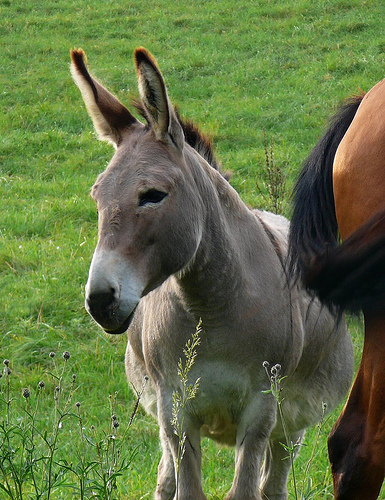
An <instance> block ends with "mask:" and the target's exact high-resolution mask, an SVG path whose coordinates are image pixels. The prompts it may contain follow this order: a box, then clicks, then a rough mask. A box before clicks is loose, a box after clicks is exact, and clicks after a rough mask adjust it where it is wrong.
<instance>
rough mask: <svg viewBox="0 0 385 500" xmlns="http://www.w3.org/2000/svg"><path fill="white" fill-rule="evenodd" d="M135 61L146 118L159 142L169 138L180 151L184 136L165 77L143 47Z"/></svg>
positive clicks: (140, 48)
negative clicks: (169, 95) (168, 93)
mask: <svg viewBox="0 0 385 500" xmlns="http://www.w3.org/2000/svg"><path fill="white" fill-rule="evenodd" d="M134 60H135V66H136V71H137V75H138V84H139V93H140V97H141V99H142V103H143V106H144V110H145V112H146V117H147V119H148V122H149V124H150V126H151V128H152V129H153V130H154V132H155V136H156V138H157V139H158V140H159V141H165V140H167V139H168V138H170V139H171V140H172V142H173V143H174V144H175V145H176V146H177V147H178V148H180V149H182V148H183V144H184V134H183V130H182V127H181V125H180V123H179V121H178V119H177V117H176V115H175V113H174V109H173V106H172V104H171V102H170V99H169V97H168V95H167V90H166V85H165V83H164V79H163V76H162V74H161V72H160V70H159V68H158V65H157V63H156V60H155V58H154V57H153V56H152V55H151V54H150V52H148V50H146V49H144V48H143V47H139V48H137V49H136V50H135V53H134Z"/></svg>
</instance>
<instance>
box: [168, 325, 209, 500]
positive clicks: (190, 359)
mask: <svg viewBox="0 0 385 500" xmlns="http://www.w3.org/2000/svg"><path fill="white" fill-rule="evenodd" d="M201 332H202V321H201V320H199V323H198V325H197V327H196V330H195V332H194V333H193V334H192V337H191V339H189V340H188V341H187V343H186V346H185V348H184V349H183V354H184V358H185V359H184V361H183V360H182V358H181V359H180V360H179V362H178V377H179V380H180V389H179V390H177V391H174V392H173V394H172V418H171V425H172V426H173V429H174V432H175V434H176V436H177V437H178V443H179V445H178V455H177V458H176V461H175V469H176V492H177V493H176V498H177V499H178V491H179V472H180V465H181V462H182V460H183V456H184V453H185V450H186V432H185V408H186V405H187V404H188V402H189V401H191V400H192V399H194V398H195V396H196V394H197V392H198V389H199V382H200V378H198V379H197V380H196V381H195V382H194V383H193V384H189V380H188V377H189V374H190V371H191V369H192V367H193V366H194V363H195V358H196V356H197V351H196V348H197V347H198V346H199V345H200V343H201V339H200V335H201Z"/></svg>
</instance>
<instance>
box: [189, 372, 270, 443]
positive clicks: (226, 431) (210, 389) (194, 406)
mask: <svg viewBox="0 0 385 500" xmlns="http://www.w3.org/2000/svg"><path fill="white" fill-rule="evenodd" d="M194 368H195V370H194V373H193V374H192V375H191V377H189V379H190V380H191V381H194V380H196V378H197V377H195V374H197V375H198V376H199V377H200V385H199V390H198V392H197V394H196V398H195V400H194V401H192V402H191V406H190V411H191V414H192V415H193V417H196V418H197V419H198V420H199V421H200V422H202V427H201V435H202V436H205V437H209V438H210V439H213V440H214V441H217V442H218V443H221V444H226V445H229V446H234V445H235V441H236V434H237V428H238V425H239V424H240V422H241V421H242V418H243V415H244V413H245V411H246V410H247V408H248V407H249V406H250V405H255V402H256V400H257V399H260V400H261V403H260V404H263V398H264V397H266V396H265V395H264V394H262V393H261V386H262V384H258V385H259V390H255V388H254V387H253V386H254V384H253V385H252V384H251V383H250V380H252V379H253V378H254V377H252V376H250V375H251V374H248V373H247V372H246V371H242V369H240V367H239V366H237V367H231V365H229V364H228V363H220V362H209V363H202V364H199V363H197V366H196V367H194ZM194 377H195V378H194Z"/></svg>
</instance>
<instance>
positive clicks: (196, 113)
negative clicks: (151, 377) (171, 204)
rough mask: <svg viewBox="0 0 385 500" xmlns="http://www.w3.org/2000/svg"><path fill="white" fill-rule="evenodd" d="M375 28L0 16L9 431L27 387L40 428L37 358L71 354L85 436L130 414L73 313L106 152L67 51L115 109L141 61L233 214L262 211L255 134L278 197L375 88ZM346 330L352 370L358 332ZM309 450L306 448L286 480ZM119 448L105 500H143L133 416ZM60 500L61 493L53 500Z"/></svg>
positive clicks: (264, 11)
mask: <svg viewBox="0 0 385 500" xmlns="http://www.w3.org/2000/svg"><path fill="white" fill-rule="evenodd" d="M384 14H385V4H384V3H383V2H381V1H374V0H367V1H362V0H349V1H345V0H321V1H319V2H314V1H313V2H312V1H309V0H294V1H293V0H291V1H276V0H266V1H251V0H248V1H243V0H241V1H237V2H234V1H227V0H224V1H206V0H196V1H191V0H190V1H180V2H169V1H159V0H151V1H147V0H141V1H139V0H130V1H124V2H123V1H121V0H118V1H114V0H106V1H95V2H92V3H91V2H88V1H86V0H78V1H76V2H74V1H73V0H66V1H64V0H57V1H53V0H47V1H44V2H34V1H32V0H12V1H9V0H1V1H0V15H1V19H2V21H1V26H0V29H1V43H2V64H1V65H0V78H1V93H0V100H1V107H0V113H1V119H0V137H1V140H0V148H1V149H0V158H1V162H0V289H1V296H2V299H1V306H0V307H1V314H0V328H1V342H0V359H5V358H7V359H9V360H10V367H11V370H12V375H11V388H12V391H14V394H15V397H16V396H17V400H15V401H14V402H13V403H12V404H11V409H12V408H13V407H14V416H15V417H16V415H17V414H18V413H17V411H16V408H17V405H19V404H20V405H23V404H24V403H23V401H22V400H21V401H19V399H20V398H19V395H20V392H21V389H22V388H24V387H31V390H32V388H33V390H35V389H34V388H35V387H36V384H37V382H38V381H39V380H41V379H44V380H46V382H47V384H46V392H45V393H44V394H45V395H43V403H44V405H43V408H46V410H43V414H44V418H48V417H49V416H50V415H51V412H54V406H55V403H54V402H53V398H52V394H53V392H52V391H54V385H55V384H54V380H57V379H54V378H53V377H52V375H50V374H49V373H52V371H53V367H52V358H50V357H49V353H50V352H51V351H55V352H56V353H57V358H56V359H59V357H60V356H59V355H60V354H61V353H62V352H63V351H69V352H70V353H71V358H70V359H69V360H68V363H67V364H66V370H68V377H69V379H70V377H71V374H72V373H75V374H76V375H77V382H76V384H77V385H76V392H75V395H74V398H73V401H75V398H76V401H79V402H81V411H82V418H83V424H84V427H85V428H86V429H89V428H90V426H91V425H94V426H96V427H97V428H98V429H100V432H103V429H107V430H106V431H105V432H107V433H108V432H110V431H109V426H110V422H109V419H110V404H111V399H109V398H108V396H109V395H114V394H115V392H117V396H116V411H117V413H118V415H119V419H120V421H121V422H126V423H127V422H128V419H129V416H130V414H131V411H132V407H133V404H134V400H135V398H134V396H133V394H132V392H131V391H130V390H129V388H128V387H127V384H126V381H125V376H124V365H123V353H124V348H125V338H124V336H121V337H119V338H110V337H107V336H106V335H104V334H103V333H102V331H101V330H100V329H99V328H98V327H97V326H96V325H95V324H94V323H93V322H92V321H91V320H90V318H89V317H88V316H87V314H86V313H85V311H84V308H83V300H84V299H83V290H84V285H85V282H86V279H87V272H88V266H89V263H90V259H91V256H92V252H93V249H94V246H95V242H96V224H97V220H96V219H97V217H96V211H95V207H94V204H93V202H92V201H91V200H90V197H89V189H90V187H91V186H92V184H93V182H94V179H95V177H96V175H97V174H98V173H99V172H101V171H102V170H103V169H104V168H105V166H106V164H107V162H108V161H109V159H110V157H111V155H112V151H111V149H110V147H109V146H108V145H106V144H102V143H99V142H97V141H96V139H95V135H94V132H93V130H92V124H91V121H90V120H89V118H88V115H87V113H86V111H85V108H84V106H83V103H82V101H81V98H80V94H79V92H78V90H77V89H76V87H75V85H74V84H73V82H72V80H71V78H70V74H69V69H68V66H69V50H70V48H71V47H82V48H83V49H84V50H85V51H86V52H87V55H88V59H89V65H90V67H91V69H92V71H93V73H94V74H95V75H96V76H97V77H98V78H99V79H100V80H102V81H103V82H104V83H105V84H106V86H107V87H108V88H109V89H110V90H111V91H113V92H114V93H115V94H116V95H118V97H119V98H120V99H121V100H122V101H123V102H126V103H128V101H129V97H130V96H131V95H136V79H135V72H134V69H133V63H132V52H133V50H134V48H135V47H136V46H138V45H143V46H145V47H146V48H148V49H149V50H150V51H151V52H152V53H153V54H154V55H155V56H156V57H157V59H158V62H159V64H160V66H161V68H162V71H163V73H164V75H165V78H166V81H167V84H168V88H169V93H170V96H171V98H172V99H173V101H174V102H175V103H178V104H179V106H180V109H181V112H182V114H183V115H186V116H188V117H190V118H192V119H193V120H195V121H196V122H197V123H199V124H201V126H202V128H203V130H204V131H206V132H208V133H210V134H212V135H213V137H214V139H215V144H216V147H217V152H218V156H219V158H220V159H221V160H222V163H223V167H224V169H225V170H231V171H232V172H233V178H232V184H233V186H234V187H235V188H236V189H237V190H238V192H239V193H240V194H241V196H242V198H243V199H244V200H245V202H246V203H248V204H250V205H252V206H255V207H264V206H266V200H265V198H264V197H263V196H261V195H260V192H259V190H258V188H257V187H256V181H259V184H260V183H261V176H263V170H264V167H265V152H264V147H263V131H264V130H266V135H267V140H268V142H269V143H271V144H272V147H273V152H274V158H275V162H276V163H277V164H278V165H279V166H281V167H282V168H283V169H284V171H285V172H286V174H287V178H288V181H287V190H288V192H289V191H290V188H291V185H292V182H293V180H294V179H295V176H296V173H297V172H298V170H299V167H300V164H301V162H302V161H303V160H304V158H305V157H306V155H307V154H308V152H309V151H310V149H311V147H312V146H313V145H314V144H315V143H316V141H317V139H318V137H319V136H320V134H321V133H322V130H323V127H324V125H325V123H326V120H327V118H328V117H329V116H330V115H331V114H332V113H333V110H334V107H335V105H336V104H337V103H338V102H340V101H341V100H342V99H343V98H344V97H346V96H348V95H350V94H351V93H355V92H357V91H359V89H364V90H369V89H370V87H371V86H373V85H374V84H375V83H376V82H377V81H379V80H380V79H381V78H382V77H383V75H384V73H385V64H384V59H385V54H384V49H385V34H384V30H383V28H384V24H383V23H384V21H383V19H384V18H385V16H384ZM286 202H287V203H286V205H285V206H286V214H287V215H289V213H290V208H289V206H290V204H289V203H288V197H287V199H286ZM352 330H353V334H354V337H355V342H356V345H357V356H358V355H359V352H360V346H361V330H360V325H359V324H357V323H354V324H353V325H352ZM57 370H59V371H58V372H55V373H61V372H60V370H61V365H60V363H59V361H58V368H57ZM47 372H48V373H47ZM66 374H67V372H66ZM56 376H57V377H58V375H56ZM64 381H65V380H64V379H63V383H64ZM69 386H70V382H68V383H67V386H66V387H67V390H70V389H68V387H69ZM3 387H4V384H3ZM33 395H34V394H33ZM31 404H32V403H31ZM72 411H74V413H76V410H75V409H73V410H72ZM336 414H338V412H337V413H335V414H334V416H332V417H331V418H330V419H329V420H328V421H327V422H326V423H325V426H324V428H323V429H322V432H321V434H322V436H321V443H320V445H319V446H318V447H317V456H316V462H315V464H314V465H313V472H311V474H310V475H311V476H312V477H313V485H314V484H315V485H317V487H320V488H322V487H323V486H324V484H325V485H326V493H322V495H321V493H319V494H317V496H315V498H331V493H330V492H331V486H330V483H331V480H330V474H329V473H328V463H327V459H326V449H325V440H326V435H327V433H328V429H329V428H330V426H331V424H332V422H333V421H334V420H335V418H336ZM43 420H44V419H43ZM76 422H77V421H76V418H75V423H76ZM122 427H123V424H122ZM65 432H66V433H67V434H65ZM315 435H316V431H315V430H314V431H310V432H309V434H308V441H307V443H308V447H307V448H305V449H304V450H303V452H302V453H301V458H300V460H299V462H298V469H299V471H301V468H302V469H303V464H305V463H306V460H307V459H308V458H309V456H310V453H311V449H312V440H313V439H314V437H315ZM74 436H75V431H74V430H73V428H72V427H71V426H69V425H67V426H63V433H62V435H61V436H59V437H60V447H59V450H58V453H59V454H61V455H58V456H61V457H67V458H68V457H70V458H68V460H69V461H73V462H76V460H77V458H76V457H78V456H79V454H80V455H81V450H82V449H83V448H82V446H83V444H82V441H81V437H80V435H79V434H78V433H76V437H74ZM128 436H129V438H128V441H127V446H126V449H129V450H134V449H136V450H137V456H136V458H135V459H134V460H133V462H132V464H131V468H130V469H129V470H128V471H126V472H124V476H123V478H121V479H120V480H119V482H118V484H119V488H120V489H119V490H118V498H121V499H125V498H127V499H131V500H137V499H139V498H151V496H152V491H153V489H154V487H155V484H156V468H157V462H158V460H159V456H160V452H159V446H158V439H157V429H156V425H155V424H154V423H153V422H152V421H151V420H150V419H149V418H148V417H147V416H145V415H144V414H143V413H142V412H141V411H139V413H138V415H137V418H136V420H135V421H134V424H133V426H132V427H131V429H130V431H129V433H128ZM204 446H205V448H207V449H208V450H209V452H207V453H206V454H205V456H204V476H205V481H206V483H205V484H206V485H205V488H206V491H207V492H208V495H209V497H210V498H211V499H215V498H222V497H223V496H224V494H225V491H226V490H227V489H228V488H229V485H230V484H231V478H232V451H230V450H226V449H218V448H217V447H215V446H213V445H212V444H209V443H205V444H204ZM71 457H73V458H71ZM90 460H91V459H90ZM218 467H222V468H221V469H220V470H221V472H220V473H218V470H219V469H218ZM66 495H67V496H66ZM71 495H72V493H71V490H70V489H69V488H64V487H62V488H59V489H58V490H57V491H56V492H55V496H54V497H52V498H72V496H71Z"/></svg>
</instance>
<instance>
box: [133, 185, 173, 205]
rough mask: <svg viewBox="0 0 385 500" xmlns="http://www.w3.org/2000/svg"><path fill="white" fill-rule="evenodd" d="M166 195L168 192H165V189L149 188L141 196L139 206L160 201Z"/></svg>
mask: <svg viewBox="0 0 385 500" xmlns="http://www.w3.org/2000/svg"><path fill="white" fill-rule="evenodd" d="M166 196H167V193H164V192H163V191H158V190H157V189H149V190H148V191H146V192H145V193H142V194H141V195H140V196H139V206H140V207H144V206H145V205H148V204H149V203H160V202H161V201H162V200H163V198H165V197H166Z"/></svg>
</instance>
